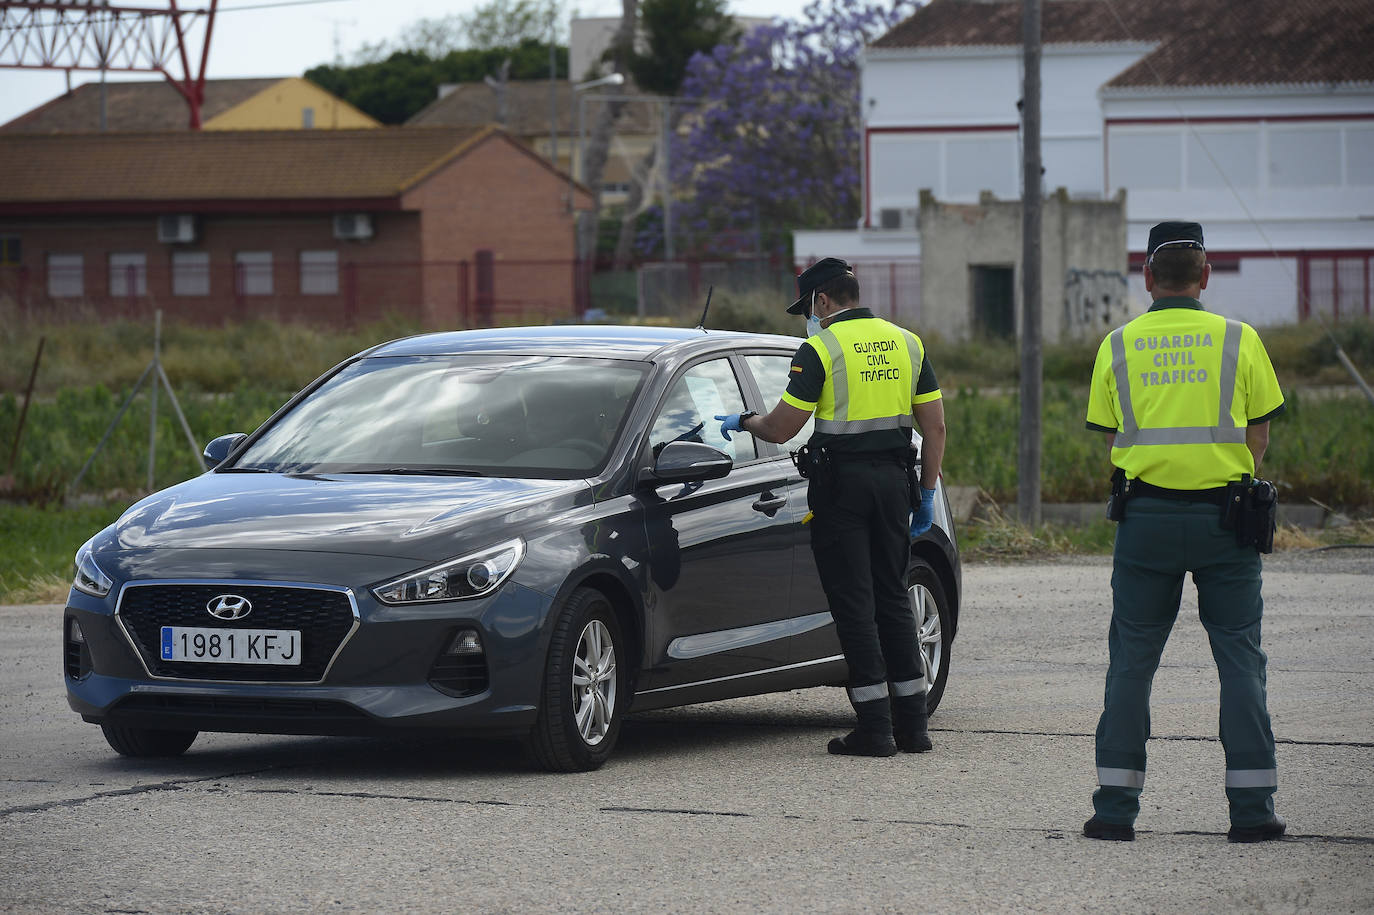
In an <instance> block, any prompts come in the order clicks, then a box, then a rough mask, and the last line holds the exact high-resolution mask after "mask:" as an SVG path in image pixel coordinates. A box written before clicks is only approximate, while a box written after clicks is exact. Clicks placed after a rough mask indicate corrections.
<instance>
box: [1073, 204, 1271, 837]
mask: <svg viewBox="0 0 1374 915" xmlns="http://www.w3.org/2000/svg"><path fill="white" fill-rule="evenodd" d="M1210 276H1211V265H1210V264H1208V263H1207V256H1206V250H1205V248H1204V247H1203V239H1202V227H1201V226H1200V225H1198V224H1197V223H1195V222H1164V223H1160V224H1159V225H1157V226H1155V227H1154V228H1152V229H1151V230H1150V238H1149V245H1148V251H1147V259H1146V261H1145V288H1146V289H1147V290H1148V291H1149V292H1150V295H1151V296H1152V297H1153V299H1154V304H1153V305H1152V306H1151V307H1150V310H1149V311H1148V312H1146V313H1145V314H1143V315H1141V316H1140V317H1138V318H1136V319H1135V320H1133V321H1130V322H1129V323H1127V324H1125V325H1124V326H1122V327H1118V328H1117V329H1116V330H1114V331H1112V332H1111V333H1110V334H1108V335H1107V338H1106V339H1105V340H1103V341H1102V345H1101V347H1100V348H1099V349H1098V352H1097V362H1096V365H1095V366H1094V367H1093V376H1092V389H1091V392H1090V394H1089V397H1088V414H1087V425H1088V428H1089V429H1095V430H1098V431H1100V432H1105V433H1106V434H1107V439H1108V442H1109V443H1110V447H1111V461H1112V463H1113V464H1114V465H1115V466H1116V468H1118V469H1117V474H1116V478H1115V479H1116V485H1114V487H1113V501H1114V502H1116V503H1117V504H1120V501H1121V500H1123V499H1124V500H1125V501H1124V517H1122V518H1121V521H1120V526H1119V527H1118V528H1117V533H1116V547H1115V552H1114V556H1113V565H1112V622H1111V630H1110V635H1109V637H1108V650H1109V654H1110V662H1109V666H1108V668H1107V685H1106V696H1105V699H1104V702H1103V710H1102V718H1101V720H1100V721H1099V723H1098V726H1097V781H1098V786H1099V787H1098V789H1097V791H1096V792H1095V793H1094V794H1093V807H1094V809H1095V811H1096V813H1095V814H1094V816H1093V817H1092V819H1090V820H1088V822H1087V823H1085V824H1084V825H1083V834H1084V835H1085V836H1088V837H1089V838H1093V839H1112V840H1119V841H1130V840H1132V839H1134V838H1135V829H1134V826H1133V824H1134V822H1135V818H1136V815H1137V814H1138V813H1139V811H1140V792H1141V789H1142V787H1143V786H1144V783H1145V742H1146V740H1147V739H1148V738H1149V736H1150V711H1149V702H1150V684H1151V680H1152V679H1153V677H1154V674H1155V670H1156V669H1157V668H1158V666H1159V658H1160V654H1161V652H1162V651H1163V650H1164V643H1165V641H1166V640H1167V639H1168V637H1169V631H1170V629H1171V628H1172V627H1173V623H1174V619H1175V618H1176V617H1177V616H1178V608H1179V600H1180V597H1181V595H1182V591H1183V578H1184V573H1185V572H1191V573H1192V575H1193V583H1194V584H1195V585H1196V586H1197V592H1198V614H1199V616H1200V617H1201V620H1202V624H1203V626H1204V627H1205V628H1206V630H1207V636H1208V638H1209V640H1210V641H1211V646H1212V656H1213V658H1215V660H1216V665H1217V673H1218V674H1219V676H1220V679H1221V742H1222V746H1223V748H1224V749H1225V753H1226V796H1227V800H1228V802H1229V808H1230V820H1231V829H1230V832H1228V833H1227V837H1228V838H1229V839H1230V840H1231V841H1233V842H1259V841H1265V840H1268V839H1277V838H1279V837H1280V836H1281V835H1282V834H1283V831H1284V827H1285V824H1284V821H1283V819H1282V818H1280V817H1278V816H1276V815H1275V814H1274V792H1275V790H1276V787H1277V785H1278V780H1277V770H1276V768H1275V760H1274V735H1273V733H1272V731H1271V730H1270V726H1269V712H1268V710H1267V708H1266V700H1265V662H1266V658H1265V654H1264V652H1263V651H1262V650H1260V617H1261V613H1262V611H1263V607H1264V602H1263V599H1262V598H1261V596H1260V557H1259V553H1258V552H1257V550H1256V547H1255V546H1254V545H1244V546H1242V545H1239V543H1238V539H1239V538H1238V537H1237V533H1236V531H1235V530H1227V529H1224V528H1223V519H1224V517H1225V507H1224V505H1225V502H1226V500H1227V498H1228V496H1227V493H1228V484H1231V486H1230V487H1229V491H1230V492H1232V493H1233V494H1235V495H1236V496H1237V497H1239V496H1240V495H1241V494H1244V493H1245V492H1246V490H1247V488H1248V487H1247V485H1243V484H1248V481H1249V479H1250V477H1252V476H1254V474H1255V473H1256V471H1257V470H1258V469H1259V465H1260V460H1261V458H1263V456H1264V450H1265V447H1266V446H1267V445H1268V443H1269V421H1270V420H1271V419H1273V418H1274V417H1275V416H1277V415H1278V414H1279V413H1280V412H1282V411H1283V406H1284V404H1283V393H1282V391H1280V390H1279V385H1278V380H1277V379H1276V378H1275V377H1274V368H1273V366H1272V365H1271V364H1270V362H1269V355H1268V354H1267V353H1266V352H1265V349H1264V344H1263V343H1261V342H1260V338H1259V335H1258V334H1256V333H1255V330H1254V328H1252V327H1250V326H1249V325H1248V324H1244V323H1242V322H1240V321H1233V320H1228V319H1226V318H1223V317H1221V316H1220V315H1215V314H1209V313H1208V312H1206V311H1204V310H1203V308H1202V305H1201V303H1200V302H1199V301H1198V297H1199V296H1200V295H1201V293H1202V290H1203V289H1206V288H1207V281H1208V279H1209V278H1210ZM1269 530H1270V531H1271V533H1272V527H1270V528H1269Z"/></svg>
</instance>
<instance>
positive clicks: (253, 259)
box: [234, 251, 272, 295]
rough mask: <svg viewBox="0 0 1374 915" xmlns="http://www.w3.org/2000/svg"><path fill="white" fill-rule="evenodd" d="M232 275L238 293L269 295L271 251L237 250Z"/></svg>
mask: <svg viewBox="0 0 1374 915" xmlns="http://www.w3.org/2000/svg"><path fill="white" fill-rule="evenodd" d="M234 277H235V283H234V288H235V289H236V291H237V292H238V294H239V295H271V294H272V252H271V251H239V252H238V253H236V254H235V255H234Z"/></svg>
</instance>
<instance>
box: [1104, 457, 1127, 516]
mask: <svg viewBox="0 0 1374 915" xmlns="http://www.w3.org/2000/svg"><path fill="white" fill-rule="evenodd" d="M1129 489H1130V481H1129V480H1127V479H1126V471H1124V470H1122V469H1121V468H1120V467H1118V468H1116V472H1115V473H1113V474H1112V492H1111V495H1109V496H1108V497H1107V520H1108V521H1124V520H1125V518H1126V500H1127V498H1129Z"/></svg>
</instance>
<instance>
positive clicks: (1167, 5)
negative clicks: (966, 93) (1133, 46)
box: [872, 0, 1374, 88]
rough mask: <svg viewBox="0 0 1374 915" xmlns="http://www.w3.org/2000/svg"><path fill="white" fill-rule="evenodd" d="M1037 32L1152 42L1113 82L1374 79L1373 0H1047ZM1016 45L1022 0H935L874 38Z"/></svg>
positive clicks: (884, 42)
mask: <svg viewBox="0 0 1374 915" xmlns="http://www.w3.org/2000/svg"><path fill="white" fill-rule="evenodd" d="M1041 40H1042V41H1043V42H1044V43H1045V44H1107V43H1119V42H1144V43H1150V44H1155V45H1156V47H1155V48H1154V50H1153V51H1152V52H1151V53H1149V54H1147V55H1146V56H1145V57H1144V58H1142V59H1141V60H1140V61H1139V62H1137V63H1136V64H1135V65H1134V66H1132V67H1130V68H1129V69H1127V70H1126V71H1124V72H1122V73H1120V74H1118V75H1117V77H1116V78H1115V79H1113V80H1112V81H1111V82H1109V83H1108V84H1107V85H1108V87H1111V88H1130V87H1141V88H1144V87H1160V86H1170V87H1179V86H1241V85H1250V86H1253V85H1267V84H1275V83H1280V84H1281V83H1350V82H1369V81H1374V52H1371V50H1370V49H1371V48H1374V0H1134V2H1128V0H1045V3H1044V4H1043V6H1042V12H1041ZM1020 44H1021V3H1020V2H1019V0H932V2H930V3H929V4H927V5H926V6H924V7H922V8H921V9H920V10H918V11H917V12H916V13H915V14H914V15H912V16H911V17H910V18H908V19H906V20H905V21H903V22H901V23H899V24H898V25H897V26H895V27H894V28H893V29H892V30H891V31H889V32H888V33H887V34H886V35H884V36H882V37H881V38H879V39H878V40H877V41H875V42H874V43H873V45H872V46H873V47H874V48H876V49H895V48H952V47H978V46H998V45H1003V46H1004V45H1020Z"/></svg>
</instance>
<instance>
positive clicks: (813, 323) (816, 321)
mask: <svg viewBox="0 0 1374 915" xmlns="http://www.w3.org/2000/svg"><path fill="white" fill-rule="evenodd" d="M820 332H821V319H820V318H818V317H816V293H815V292H814V291H812V293H811V313H810V314H808V315H807V316H806V335H807V336H808V337H814V336H816V334H818V333H820Z"/></svg>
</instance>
